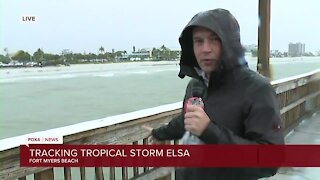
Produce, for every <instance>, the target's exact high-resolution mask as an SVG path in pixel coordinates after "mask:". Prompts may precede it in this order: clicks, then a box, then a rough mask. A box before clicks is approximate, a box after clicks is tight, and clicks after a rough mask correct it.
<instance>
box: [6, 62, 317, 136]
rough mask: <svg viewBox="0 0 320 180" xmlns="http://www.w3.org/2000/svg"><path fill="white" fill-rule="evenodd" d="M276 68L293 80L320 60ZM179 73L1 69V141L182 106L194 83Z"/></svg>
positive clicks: (112, 67) (161, 66)
mask: <svg viewBox="0 0 320 180" xmlns="http://www.w3.org/2000/svg"><path fill="white" fill-rule="evenodd" d="M248 62H249V66H250V68H252V69H254V70H255V69H256V59H254V58H248ZM271 68H272V72H273V79H280V78H284V77H289V76H293V75H297V74H301V73H306V72H310V71H312V70H315V69H317V68H320V57H312V58H291V59H290V58H281V59H272V60H271ZM178 72H179V66H178V62H135V63H121V64H120V63H117V64H100V65H98V64H96V65H94V64H90V65H71V66H68V67H64V66H63V67H45V68H18V69H0V102H1V103H0V123H1V125H0V139H3V138H7V137H12V136H17V135H22V134H27V133H31V132H35V131H42V130H47V129H52V128H57V127H62V126H66V125H71V124H75V123H79V122H84V121H89V120H95V119H99V118H104V117H107V116H112V115H116V114H122V113H127V112H132V111H136V110H140V109H144V108H150V107H155V106H160V105H164V104H169V103H175V102H178V101H181V100H182V98H183V96H184V92H185V87H186V85H187V83H188V81H189V78H184V79H180V78H178V76H177V74H178Z"/></svg>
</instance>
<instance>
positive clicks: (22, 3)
mask: <svg viewBox="0 0 320 180" xmlns="http://www.w3.org/2000/svg"><path fill="white" fill-rule="evenodd" d="M214 8H225V9H228V10H229V11H230V12H231V13H232V14H234V16H235V17H236V18H237V19H238V21H239V24H240V27H241V41H242V44H245V45H248V44H257V39H258V38H257V37H258V24H259V23H258V0H241V1H240V0H45V1H44V0H0V23H1V25H0V53H4V52H3V49H4V48H8V50H9V52H10V53H13V52H15V51H17V50H20V49H22V50H26V51H28V52H29V53H33V52H34V51H36V50H37V49H38V48H42V49H43V50H44V51H45V52H49V53H59V54H60V53H61V51H62V50H63V49H69V50H71V51H73V52H80V53H83V52H87V53H88V52H94V53H96V52H97V50H98V49H99V47H100V46H103V47H104V48H105V50H106V51H111V50H112V49H115V50H116V51H117V50H127V51H132V46H135V47H136V49H139V48H152V47H160V46H161V45H163V44H164V45H165V46H167V47H169V48H170V49H180V46H179V43H178V37H179V35H180V33H181V31H182V29H183V27H184V26H185V25H186V24H187V22H188V21H189V20H190V19H191V17H192V16H193V15H194V14H196V13H197V12H200V11H204V10H209V9H214ZM319 8H320V1H319V0H272V1H271V11H272V13H271V39H270V40H271V49H278V50H280V51H287V50H288V44H289V43H290V42H294V43H295V42H302V43H305V44H306V51H316V50H320V43H319V41H320V34H319V33H320V23H319V22H320V21H319V19H320V10H319ZM23 16H35V18H36V21H35V22H34V23H25V22H23V21H22V17H23Z"/></svg>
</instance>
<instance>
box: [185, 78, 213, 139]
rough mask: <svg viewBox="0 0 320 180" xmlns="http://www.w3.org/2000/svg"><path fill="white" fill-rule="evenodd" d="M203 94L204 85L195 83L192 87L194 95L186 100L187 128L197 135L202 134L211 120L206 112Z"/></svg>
mask: <svg viewBox="0 0 320 180" xmlns="http://www.w3.org/2000/svg"><path fill="white" fill-rule="evenodd" d="M203 94H204V88H203V85H202V84H200V82H198V83H195V84H194V86H193V88H192V97H191V98H189V99H187V100H186V101H185V106H184V107H185V109H184V110H185V115H184V125H185V129H186V131H189V132H191V133H192V134H193V135H196V136H200V135H201V134H202V133H203V131H204V130H205V129H206V128H207V126H208V124H209V122H210V119H209V117H208V115H207V114H206V113H205V112H204V103H203V101H202V96H203Z"/></svg>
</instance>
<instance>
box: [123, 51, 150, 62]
mask: <svg viewBox="0 0 320 180" xmlns="http://www.w3.org/2000/svg"><path fill="white" fill-rule="evenodd" d="M128 58H129V60H130V61H145V60H147V61H148V60H152V50H149V49H140V50H138V51H133V52H132V53H130V54H128Z"/></svg>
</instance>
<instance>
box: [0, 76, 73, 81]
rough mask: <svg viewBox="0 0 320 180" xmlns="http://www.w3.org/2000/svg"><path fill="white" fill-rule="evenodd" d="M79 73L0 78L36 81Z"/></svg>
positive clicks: (62, 77)
mask: <svg viewBox="0 0 320 180" xmlns="http://www.w3.org/2000/svg"><path fill="white" fill-rule="evenodd" d="M74 77H77V75H74V74H61V75H44V76H27V77H12V78H6V79H0V83H11V82H21V81H34V80H47V79H50V80H52V79H67V78H74Z"/></svg>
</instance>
